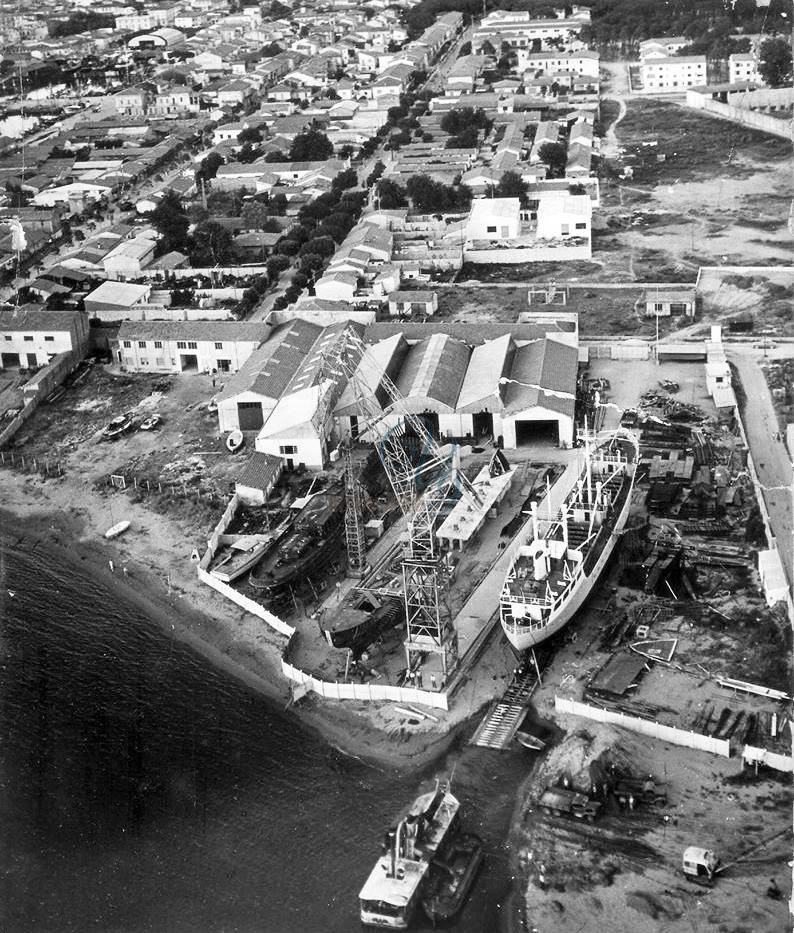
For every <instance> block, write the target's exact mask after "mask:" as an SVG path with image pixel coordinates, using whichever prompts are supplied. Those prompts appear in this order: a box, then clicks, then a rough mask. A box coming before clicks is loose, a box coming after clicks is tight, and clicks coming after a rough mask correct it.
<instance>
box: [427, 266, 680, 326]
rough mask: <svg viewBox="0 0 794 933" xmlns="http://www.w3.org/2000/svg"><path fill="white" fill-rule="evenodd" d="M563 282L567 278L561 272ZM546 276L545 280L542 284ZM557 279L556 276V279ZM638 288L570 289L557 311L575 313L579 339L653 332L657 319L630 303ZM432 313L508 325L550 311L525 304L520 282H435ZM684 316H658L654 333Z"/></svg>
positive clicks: (525, 292) (525, 290)
mask: <svg viewBox="0 0 794 933" xmlns="http://www.w3.org/2000/svg"><path fill="white" fill-rule="evenodd" d="M561 280H562V281H566V282H567V281H570V280H569V279H568V278H566V277H565V276H563V277H562V279H561ZM549 281H553V279H551V280H545V281H544V284H546V283H547V282H549ZM558 281H559V280H558ZM643 292H644V289H643V288H642V286H638V287H637V288H609V287H603V286H600V287H598V288H588V287H587V286H584V285H582V286H577V287H573V288H570V289H569V290H568V294H567V302H566V304H564V305H563V304H560V305H555V306H554V308H555V309H558V310H560V311H565V312H567V311H575V312H576V313H577V314H578V315H579V332H580V333H581V334H582V336H584V337H594V336H604V335H611V334H621V335H630V336H643V337H650V336H652V335H653V334H655V333H656V320H655V318H653V317H644V316H641V315H640V314H639V313H638V312H637V310H636V308H635V306H634V305H635V302H636V301H637V299H638V298H639V297H640V296H641V295H642V294H643ZM437 293H438V311H437V314H436V317H438V318H448V319H450V320H452V321H456V322H466V323H478V324H480V323H483V324H484V323H498V324H512V323H515V321H516V320H517V319H518V315H519V314H521V313H523V312H525V311H549V310H550V308H549V306H548V305H530V304H529V303H528V298H527V295H528V287H527V284H526V282H524V283H523V284H516V285H506V284H500V285H498V286H497V285H496V284H495V283H494V284H492V285H485V284H480V285H476V284H473V283H469V284H459V285H458V284H453V285H443V286H439V287H438V290H437ZM688 320H689V319H687V318H660V319H659V334H660V336H662V337H664V336H666V335H667V334H668V333H670V332H671V331H673V330H675V329H677V328H678V327H680V326H682V325H684V326H685V325H686V324H687V322H688Z"/></svg>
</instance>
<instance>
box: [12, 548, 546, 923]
mask: <svg viewBox="0 0 794 933" xmlns="http://www.w3.org/2000/svg"><path fill="white" fill-rule="evenodd" d="M0 559H1V560H2V565H0V579H2V587H3V589H2V591H0V592H1V593H2V596H3V597H4V599H5V604H4V606H2V627H0V827H2V831H1V832H0V929H1V930H3V931H4V933H16V931H27V930H31V931H36V933H44V931H50V930H51V931H57V933H68V931H80V933H83V931H86V930H89V929H97V930H101V931H111V930H112V931H125V933H126V931H157V933H160V931H165V933H179V931H191V933H202V931H249V930H250V931H254V930H256V931H267V933H291V931H300V933H314V931H317V933H330V931H350V930H358V929H360V925H359V922H358V917H357V903H356V895H357V893H358V890H359V887H360V885H361V884H362V883H363V881H364V879H365V878H366V875H367V873H368V872H369V870H370V868H371V866H372V864H373V862H374V860H375V858H376V857H377V854H378V846H379V840H380V838H381V835H382V832H383V830H384V829H385V828H386V827H387V825H389V824H390V822H391V820H392V818H393V816H394V814H395V813H396V811H397V810H399V809H400V808H401V807H402V806H403V805H404V804H405V803H407V802H409V801H410V800H412V799H413V797H414V796H415V794H416V793H417V790H418V785H419V783H420V781H421V780H425V779H428V778H429V777H430V776H431V775H432V774H433V773H435V772H436V771H437V770H438V769H439V768H440V767H449V765H450V764H451V761H450V760H447V761H440V762H437V763H435V764H434V765H431V766H430V767H429V768H427V769H425V770H424V771H422V772H417V773H405V772H403V773H399V774H398V773H396V772H394V771H390V770H378V769H374V768H371V767H368V766H366V765H364V764H363V763H360V762H358V761H356V760H354V759H350V758H347V757H345V756H342V755H341V754H340V753H339V752H337V751H335V750H334V749H332V748H330V747H329V746H327V745H326V744H324V743H323V742H322V741H321V740H320V739H319V738H318V737H316V736H315V735H314V734H312V733H308V732H307V731H305V730H303V729H302V728H301V726H300V724H299V723H298V722H297V721H296V720H295V719H294V718H292V717H289V716H286V715H284V714H283V713H282V712H281V711H280V710H278V709H274V707H273V706H272V705H271V704H270V703H269V702H267V701H266V700H264V699H262V698H261V697H259V696H258V695H256V694H254V693H252V692H251V691H249V690H248V689H247V688H245V687H244V686H242V685H241V684H240V683H238V682H237V681H236V680H235V679H233V678H231V677H230V676H229V675H228V674H226V673H223V672H220V671H218V670H216V669H215V668H213V667H212V666H211V665H210V663H209V662H207V661H205V660H204V659H203V658H202V657H201V656H199V655H197V654H196V653H195V652H193V651H192V650H191V649H190V648H188V647H186V646H184V645H181V644H179V643H178V642H175V641H173V640H172V639H171V638H169V637H168V636H167V635H166V634H164V633H163V632H162V630H161V629H159V628H158V627H156V626H155V625H154V624H153V623H152V622H151V621H150V620H149V619H147V618H146V617H145V616H144V615H142V614H141V612H140V611H139V610H138V609H137V608H136V607H135V606H133V605H130V604H125V603H124V602H123V601H122V600H120V599H119V597H118V595H117V594H115V593H113V592H112V591H111V590H109V589H108V588H107V587H106V586H105V584H104V583H103V582H101V581H99V580H96V579H94V578H93V576H92V574H91V570H92V568H91V567H90V566H88V565H87V562H86V563H83V564H78V565H73V564H71V563H69V564H64V563H63V562H60V563H59V560H58V558H57V557H55V556H53V555H52V554H51V553H49V552H48V551H47V550H46V549H45V548H43V547H41V546H39V547H33V548H31V549H26V550H25V551H23V552H20V551H15V552H12V551H11V550H10V549H9V548H8V547H7V546H0ZM6 590H12V591H14V593H15V596H14V597H13V598H10V597H8V598H6ZM453 758H454V759H456V760H457V766H456V771H455V785H454V789H455V792H456V793H457V794H458V795H459V796H460V797H461V799H462V801H463V802H464V806H465V811H464V813H465V819H464V822H465V824H466V826H467V827H468V828H470V829H473V830H475V831H479V832H480V833H481V835H483V838H484V840H485V842H486V847H487V849H486V851H487V862H486V867H485V869H484V871H483V873H482V875H481V876H480V883H479V884H478V887H477V889H476V891H475V893H474V894H473V896H472V898H471V900H470V902H469V904H468V905H467V906H466V908H465V910H464V912H463V913H462V914H461V915H460V917H459V918H458V920H457V921H456V922H455V924H454V925H453V926H452V927H451V929H456V930H461V931H464V930H465V931H475V930H494V929H497V927H498V926H499V922H500V919H503V914H502V911H501V909H500V905H502V904H503V903H504V900H505V897H506V895H507V893H508V891H509V887H510V879H509V877H508V873H507V858H506V853H505V848H504V845H503V843H504V839H505V837H506V833H507V828H508V823H509V818H510V814H511V811H512V807H513V804H514V801H515V792H516V789H517V785H518V782H519V781H520V780H521V779H522V778H523V777H524V776H525V775H526V773H527V769H528V767H529V762H530V760H531V759H530V758H528V757H526V756H524V755H523V754H522V753H515V754H514V753H510V754H507V755H499V754H496V753H493V752H489V751H487V750H480V749H466V750H465V751H464V752H463V753H462V754H458V753H454V755H453Z"/></svg>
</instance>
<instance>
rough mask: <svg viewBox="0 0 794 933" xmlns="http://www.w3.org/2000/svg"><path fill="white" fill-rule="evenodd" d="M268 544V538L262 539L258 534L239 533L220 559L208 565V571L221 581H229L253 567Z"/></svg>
mask: <svg viewBox="0 0 794 933" xmlns="http://www.w3.org/2000/svg"><path fill="white" fill-rule="evenodd" d="M269 546H270V539H269V538H265V539H264V540H263V539H262V538H261V537H260V536H258V535H241V536H240V537H239V538H238V539H237V540H236V541H234V542H232V544H230V545H229V547H228V548H227V549H226V550H225V551H223V553H222V554H221V557H220V559H219V560H218V561H217V562H216V563H215V564H213V566H212V567H210V573H211V574H212V576H213V577H215V578H216V580H220V581H221V582H222V583H231V582H232V581H233V580H236V579H237V578H238V577H241V576H242V575H243V574H244V573H245V572H246V571H247V570H250V569H251V568H252V567H255V566H256V564H257V563H258V562H259V561H260V560H261V559H262V557H263V556H264V554H265V551H267V549H268V547H269Z"/></svg>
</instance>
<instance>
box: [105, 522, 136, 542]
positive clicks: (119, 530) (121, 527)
mask: <svg viewBox="0 0 794 933" xmlns="http://www.w3.org/2000/svg"><path fill="white" fill-rule="evenodd" d="M129 527H130V523H129V522H128V521H126V519H125V520H124V521H122V522H116V524H115V525H111V526H110V528H108V530H107V531H106V532H105V537H106V538H118V536H119V535H123V534H124V532H125V531H126V530H127V529H128V528H129Z"/></svg>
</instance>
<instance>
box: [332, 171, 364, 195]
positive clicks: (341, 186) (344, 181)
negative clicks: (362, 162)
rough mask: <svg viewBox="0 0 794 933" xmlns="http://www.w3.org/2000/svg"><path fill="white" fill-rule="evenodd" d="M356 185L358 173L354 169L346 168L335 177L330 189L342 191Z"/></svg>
mask: <svg viewBox="0 0 794 933" xmlns="http://www.w3.org/2000/svg"><path fill="white" fill-rule="evenodd" d="M357 184H358V173H357V172H356V170H355V169H354V168H348V169H345V171H344V172H340V173H339V174H338V175H337V176H336V178H335V179H334V180H333V183H332V185H331V187H332V188H335V189H336V190H338V191H344V190H345V189H346V188H355V187H356V185H357Z"/></svg>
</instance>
